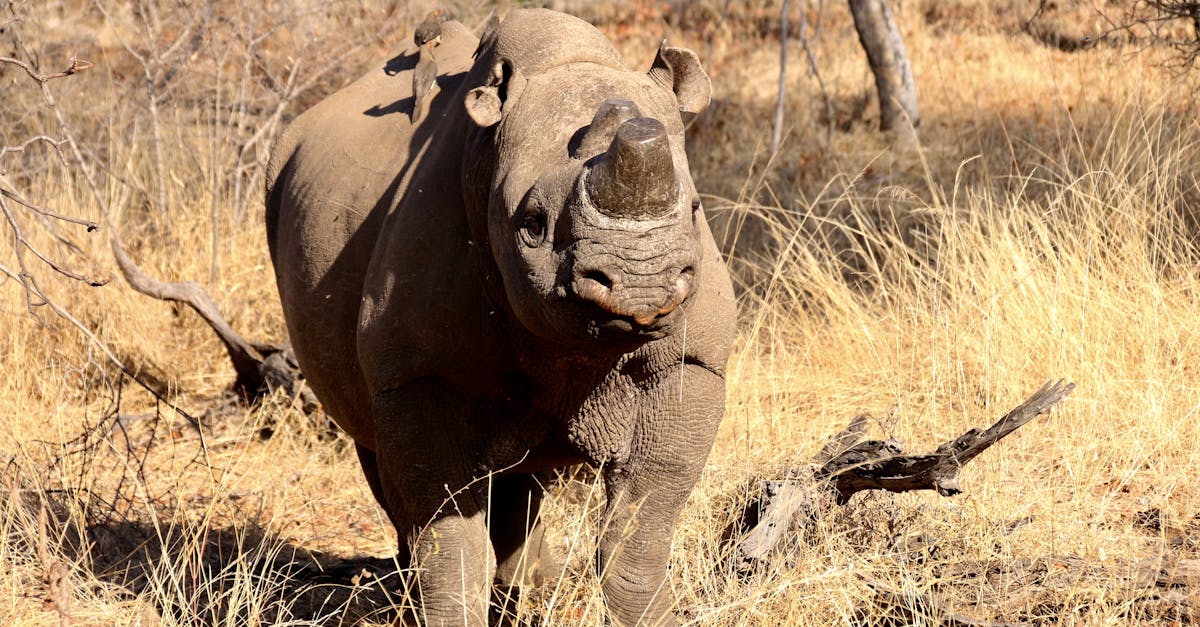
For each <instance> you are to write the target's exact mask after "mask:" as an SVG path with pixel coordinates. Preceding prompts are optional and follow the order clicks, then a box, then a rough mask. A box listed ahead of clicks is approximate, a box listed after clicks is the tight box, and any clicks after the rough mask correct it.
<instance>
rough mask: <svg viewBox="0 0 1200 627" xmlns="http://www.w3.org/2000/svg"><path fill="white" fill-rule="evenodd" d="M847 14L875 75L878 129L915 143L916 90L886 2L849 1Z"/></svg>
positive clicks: (910, 67)
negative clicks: (852, 20)
mask: <svg viewBox="0 0 1200 627" xmlns="http://www.w3.org/2000/svg"><path fill="white" fill-rule="evenodd" d="M850 12H851V13H852V14H853V15H854V28H855V30H857V31H858V39H859V41H860V42H862V46H863V50H865V51H866V53H867V62H868V63H870V64H871V72H872V73H873V74H874V75H875V89H876V91H877V92H878V93H879V128H880V129H881V130H883V131H887V132H894V133H896V134H897V136H899V137H900V138H901V140H905V141H907V140H915V139H916V133H917V130H916V129H917V127H918V126H920V124H921V115H920V113H919V112H918V110H917V88H916V84H915V83H914V82H913V75H912V65H911V64H910V63H909V61H908V53H907V52H905V50H904V40H903V39H902V38H901V37H900V31H899V29H897V28H896V21H895V19H893V17H892V8H891V7H890V6H888V3H887V0H850Z"/></svg>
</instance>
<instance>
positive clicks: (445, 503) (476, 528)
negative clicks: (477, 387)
mask: <svg viewBox="0 0 1200 627" xmlns="http://www.w3.org/2000/svg"><path fill="white" fill-rule="evenodd" d="M372 411H373V412H374V414H375V420H376V424H377V428H376V441H377V442H378V451H377V452H376V462H377V465H378V467H379V479H380V483H381V484H382V492H383V494H384V500H385V501H386V502H387V503H388V504H389V505H391V504H392V503H396V504H397V506H396V507H393V508H392V509H393V512H392V517H393V519H395V520H397V521H398V522H397V529H396V531H397V533H398V534H400V536H401V542H404V541H405V540H407V543H408V546H409V547H410V550H411V554H412V558H411V559H412V567H413V569H414V572H415V576H416V582H415V584H416V585H415V586H414V587H413V589H415V590H417V591H418V593H419V594H420V598H421V609H420V617H421V623H422V624H423V625H429V626H430V627H443V626H448V625H486V624H487V619H488V604H489V599H490V591H491V584H492V579H493V577H494V574H495V571H496V557H495V554H494V553H493V551H492V544H491V540H490V539H489V538H488V529H487V523H486V521H485V514H486V504H487V481H486V479H484V480H477V478H476V477H475V476H474V471H475V466H474V460H475V459H476V457H477V456H476V455H475V451H474V450H473V449H472V448H471V447H472V443H473V442H474V441H475V437H474V436H475V434H474V432H473V431H474V430H473V428H472V420H471V416H472V415H471V411H472V409H471V407H470V406H469V405H468V404H467V403H465V402H464V401H463V400H462V397H461V395H460V394H454V393H452V390H451V389H450V388H449V386H448V385H446V384H445V383H444V382H442V381H440V380H438V379H434V378H429V379H423V380H421V381H418V382H415V383H413V384H410V385H407V386H404V387H402V388H399V389H396V390H392V391H389V392H386V393H382V394H376V396H375V398H374V400H373V404H372Z"/></svg>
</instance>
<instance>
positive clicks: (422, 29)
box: [413, 8, 454, 48]
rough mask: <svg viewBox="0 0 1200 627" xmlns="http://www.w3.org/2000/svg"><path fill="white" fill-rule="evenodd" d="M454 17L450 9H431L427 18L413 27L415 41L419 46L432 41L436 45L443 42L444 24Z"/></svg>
mask: <svg viewBox="0 0 1200 627" xmlns="http://www.w3.org/2000/svg"><path fill="white" fill-rule="evenodd" d="M452 19H454V14H453V13H451V12H450V9H446V8H441V9H434V10H432V11H430V12H429V14H428V15H426V16H425V19H424V20H422V21H421V23H420V24H417V26H416V28H414V29H413V43H415V44H417V47H418V48H421V47H424V46H425V44H428V43H431V42H432V43H433V45H435V46H436V45H438V44H440V43H441V42H442V24H443V23H445V22H449V21H450V20H452Z"/></svg>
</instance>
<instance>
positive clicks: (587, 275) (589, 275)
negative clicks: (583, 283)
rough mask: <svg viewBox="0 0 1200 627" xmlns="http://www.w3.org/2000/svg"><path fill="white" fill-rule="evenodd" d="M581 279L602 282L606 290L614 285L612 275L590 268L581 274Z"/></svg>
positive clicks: (601, 285) (601, 284)
mask: <svg viewBox="0 0 1200 627" xmlns="http://www.w3.org/2000/svg"><path fill="white" fill-rule="evenodd" d="M579 278H580V279H588V280H591V281H595V282H596V283H599V284H600V287H603V288H604V289H606V290H611V289H612V286H613V280H612V277H610V276H608V275H607V274H605V273H604V272H602V271H600V270H588V271H587V272H584V273H583V274H581V275H580V276H579Z"/></svg>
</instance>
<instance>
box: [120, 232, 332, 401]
mask: <svg viewBox="0 0 1200 627" xmlns="http://www.w3.org/2000/svg"><path fill="white" fill-rule="evenodd" d="M111 247H112V252H113V257H114V258H115V259H116V261H117V267H118V268H120V269H121V274H122V275H123V276H124V277H125V281H126V282H127V283H129V286H130V287H132V288H133V289H134V290H135V291H137V292H139V293H141V294H145V295H146V296H149V297H151V298H156V299H158V300H166V301H171V302H177V303H183V304H185V305H187V306H189V307H191V308H192V310H193V311H195V312H196V313H197V314H198V315H199V316H200V318H201V319H203V320H204V322H205V323H206V324H207V325H208V326H209V328H211V329H212V330H213V331H214V332H215V333H216V334H217V337H219V338H220V339H221V343H222V344H224V345H225V351H226V353H228V355H229V360H230V361H231V362H232V363H233V370H234V372H235V373H236V374H237V378H236V380H235V381H234V384H233V388H234V390H235V391H237V392H238V393H239V394H240V395H241V396H242V397H243V398H244V399H246V401H247V402H249V403H255V402H257V401H259V400H260V399H261V398H262V397H263V396H264V395H265V394H267V393H269V392H270V391H272V390H276V389H283V390H284V391H286V392H287V393H288V394H289V395H291V396H296V395H297V394H299V398H300V401H301V403H302V404H303V407H304V411H305V412H308V413H311V412H313V411H316V409H317V408H318V407H319V404H318V403H317V399H316V396H315V395H313V393H312V391H310V390H309V389H308V387H307V386H304V385H303V384H302V382H303V379H304V375H303V374H302V373H301V372H300V366H299V365H298V364H297V363H296V357H295V355H293V354H292V346H291V343H290V342H284V343H283V344H282V345H274V344H252V343H251V342H248V341H247V340H246V339H245V338H243V337H242V336H241V335H240V334H239V333H238V332H237V331H234V330H233V327H232V326H230V325H229V322H227V321H226V320H225V316H223V315H221V310H220V309H218V308H217V304H216V302H214V301H213V299H212V297H211V296H209V294H208V292H207V291H205V289H204V288H203V287H201V286H200V284H198V283H193V282H190V281H189V282H185V283H169V282H166V281H160V280H158V279H155V278H154V277H151V276H150V275H148V274H146V273H145V272H143V271H142V270H141V268H139V267H138V266H137V264H135V263H134V262H133V260H132V259H131V258H130V257H129V253H127V252H126V251H125V247H124V246H122V244H121V240H120V238H119V237H118V236H117V235H116V233H113V234H112V240H111Z"/></svg>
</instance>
